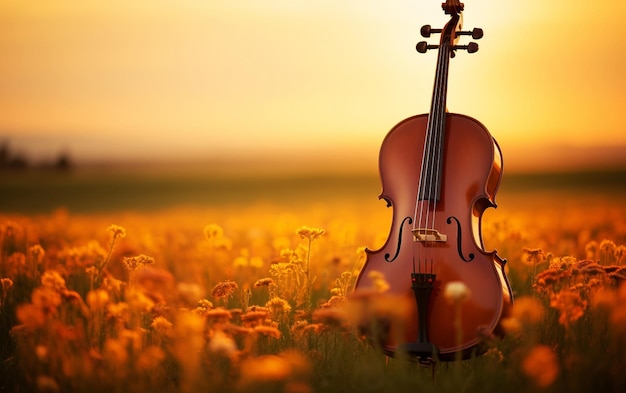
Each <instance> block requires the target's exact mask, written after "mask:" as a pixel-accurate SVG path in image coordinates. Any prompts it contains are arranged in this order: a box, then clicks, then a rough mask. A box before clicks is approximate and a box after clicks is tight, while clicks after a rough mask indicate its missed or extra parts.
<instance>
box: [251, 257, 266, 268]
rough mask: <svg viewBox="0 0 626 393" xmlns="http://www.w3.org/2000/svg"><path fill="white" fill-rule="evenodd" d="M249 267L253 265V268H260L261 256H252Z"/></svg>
mask: <svg viewBox="0 0 626 393" xmlns="http://www.w3.org/2000/svg"><path fill="white" fill-rule="evenodd" d="M250 267H253V268H255V269H260V268H262V267H263V258H261V257H259V256H254V257H252V258H250Z"/></svg>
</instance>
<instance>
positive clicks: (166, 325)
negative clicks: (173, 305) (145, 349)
mask: <svg viewBox="0 0 626 393" xmlns="http://www.w3.org/2000/svg"><path fill="white" fill-rule="evenodd" d="M150 326H151V327H152V329H154V331H155V332H157V333H159V334H160V335H162V336H164V337H167V336H169V335H171V334H172V327H173V326H174V325H172V323H171V322H170V321H168V320H167V318H165V317H163V316H158V317H156V318H154V319H153V320H152V323H151V324H150Z"/></svg>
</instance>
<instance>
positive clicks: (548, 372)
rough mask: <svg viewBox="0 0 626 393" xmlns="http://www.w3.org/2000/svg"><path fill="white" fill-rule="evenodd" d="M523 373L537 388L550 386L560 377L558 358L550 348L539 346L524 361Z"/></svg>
mask: <svg viewBox="0 0 626 393" xmlns="http://www.w3.org/2000/svg"><path fill="white" fill-rule="evenodd" d="M522 372H523V373H524V374H525V375H526V376H527V377H529V378H530V379H532V380H533V381H534V382H535V384H536V385H537V386H539V387H542V388H545V387H547V386H550V385H551V384H552V383H553V382H554V381H555V380H556V378H557V377H558V376H559V364H558V360H557V357H556V355H555V354H554V352H553V351H552V349H550V347H548V346H546V345H537V346H535V347H534V348H533V349H532V350H531V351H530V352H529V353H528V355H526V357H525V358H524V360H522Z"/></svg>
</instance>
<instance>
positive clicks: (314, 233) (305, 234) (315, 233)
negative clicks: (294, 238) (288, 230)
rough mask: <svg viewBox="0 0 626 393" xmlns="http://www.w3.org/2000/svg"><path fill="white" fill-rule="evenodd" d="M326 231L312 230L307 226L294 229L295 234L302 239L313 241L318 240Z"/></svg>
mask: <svg viewBox="0 0 626 393" xmlns="http://www.w3.org/2000/svg"><path fill="white" fill-rule="evenodd" d="M325 232H326V231H325V230H323V229H320V228H312V227H307V226H301V227H300V228H298V229H296V234H297V235H298V236H300V238H302V239H308V240H309V241H314V240H317V239H319V238H320V236H322V235H323V234H324V233H325Z"/></svg>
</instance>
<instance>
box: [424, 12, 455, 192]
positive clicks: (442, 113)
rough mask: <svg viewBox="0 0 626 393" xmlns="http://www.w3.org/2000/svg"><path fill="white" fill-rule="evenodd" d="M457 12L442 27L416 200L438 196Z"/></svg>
mask: <svg viewBox="0 0 626 393" xmlns="http://www.w3.org/2000/svg"><path fill="white" fill-rule="evenodd" d="M460 19H461V17H460V15H458V14H453V16H452V18H451V19H450V21H449V22H448V23H447V24H446V26H445V27H444V28H443V30H442V33H441V41H440V43H439V50H438V55H437V67H436V69H435V84H434V87H433V95H432V98H431V103H430V112H429V113H428V125H427V129H426V139H427V140H426V145H425V149H424V157H423V162H422V172H423V173H422V175H423V179H424V180H425V181H424V182H423V184H422V186H421V187H420V196H419V199H420V200H431V201H437V200H439V199H440V197H441V181H442V176H441V172H442V170H443V156H444V154H443V153H444V151H443V148H444V134H445V123H446V96H447V91H448V69H449V66H450V58H451V57H452V56H453V55H454V52H453V50H454V48H453V44H454V41H455V39H456V38H455V34H454V33H455V31H456V29H457V26H458V25H459V22H460Z"/></svg>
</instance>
